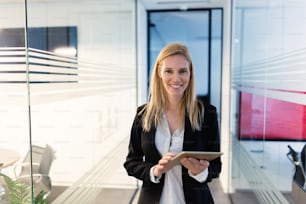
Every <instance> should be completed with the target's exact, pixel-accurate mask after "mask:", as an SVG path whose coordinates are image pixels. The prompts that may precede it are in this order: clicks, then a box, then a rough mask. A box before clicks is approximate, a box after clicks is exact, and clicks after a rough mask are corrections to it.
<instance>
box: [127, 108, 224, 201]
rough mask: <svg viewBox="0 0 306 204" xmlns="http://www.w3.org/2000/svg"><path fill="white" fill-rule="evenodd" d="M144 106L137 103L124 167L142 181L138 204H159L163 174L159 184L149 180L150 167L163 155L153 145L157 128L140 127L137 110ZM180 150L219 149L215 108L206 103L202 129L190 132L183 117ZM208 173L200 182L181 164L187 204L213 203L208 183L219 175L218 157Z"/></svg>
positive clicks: (188, 125)
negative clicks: (181, 146) (182, 137)
mask: <svg viewBox="0 0 306 204" xmlns="http://www.w3.org/2000/svg"><path fill="white" fill-rule="evenodd" d="M143 108H144V105H142V106H140V107H139V108H138V110H137V114H136V116H135V119H134V122H133V125H132V129H131V137H130V143H129V149H128V155H127V157H126V161H125V162H124V167H125V168H126V170H127V173H128V175H130V176H134V177H136V178H137V179H140V180H142V181H143V183H142V187H141V192H140V196H139V200H138V203H139V204H153V203H154V204H158V203H159V199H160V196H161V192H162V189H163V185H164V175H163V176H162V178H161V179H160V183H153V182H151V180H150V169H151V167H152V166H154V165H155V164H157V163H158V161H159V160H160V159H161V157H162V155H160V153H159V152H158V150H157V148H156V146H155V132H156V128H151V130H150V131H149V132H146V131H144V130H143V128H142V121H141V115H138V112H139V111H140V110H142V109H143ZM183 150H185V151H220V136H219V129H218V120H217V114H216V108H215V107H214V106H212V105H209V104H206V105H205V112H204V123H203V125H202V128H201V131H193V130H192V128H191V124H190V120H189V117H188V116H186V118H185V132H184V142H183ZM208 169H209V174H208V178H207V180H206V181H205V182H203V183H200V182H198V181H196V180H195V179H193V178H191V177H190V176H189V175H188V170H187V169H186V168H185V167H183V166H182V181H183V191H184V196H185V200H186V203H188V204H213V203H214V201H213V198H212V195H211V193H210V190H209V187H208V185H207V182H209V181H211V180H212V179H213V178H216V177H218V176H219V173H220V172H221V160H220V158H218V159H215V160H213V161H211V162H210V165H209V167H208Z"/></svg>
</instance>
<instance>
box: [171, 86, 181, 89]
mask: <svg viewBox="0 0 306 204" xmlns="http://www.w3.org/2000/svg"><path fill="white" fill-rule="evenodd" d="M171 87H173V88H176V89H177V88H180V87H181V85H171Z"/></svg>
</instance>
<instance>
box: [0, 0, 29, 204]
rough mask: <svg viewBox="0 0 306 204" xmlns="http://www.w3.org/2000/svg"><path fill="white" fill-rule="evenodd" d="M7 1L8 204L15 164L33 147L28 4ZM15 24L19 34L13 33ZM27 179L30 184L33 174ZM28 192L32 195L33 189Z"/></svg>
mask: <svg viewBox="0 0 306 204" xmlns="http://www.w3.org/2000/svg"><path fill="white" fill-rule="evenodd" d="M4 2H7V1H1V2H0V19H1V20H0V173H1V176H0V203H7V201H8V199H9V186H8V185H7V184H8V183H10V181H11V180H9V179H13V178H15V166H16V165H17V164H18V163H19V161H20V160H22V159H23V156H24V155H25V154H26V152H28V151H29V147H30V145H29V144H30V128H29V127H30V126H29V124H30V120H29V117H30V112H29V95H28V83H27V79H28V69H27V65H26V64H27V59H26V54H27V53H26V48H25V44H20V43H19V42H25V10H24V8H25V4H24V2H23V1H14V3H13V4H7V3H4ZM14 26H16V27H18V28H19V32H18V33H15V32H12V30H11V28H13V27H14ZM18 175H19V174H18V171H17V169H16V176H18ZM24 181H25V182H26V183H28V184H29V183H30V177H26V178H25V179H24ZM13 187H14V185H11V186H10V188H13ZM27 192H28V196H29V197H30V195H31V190H30V189H28V190H27ZM28 200H30V199H28Z"/></svg>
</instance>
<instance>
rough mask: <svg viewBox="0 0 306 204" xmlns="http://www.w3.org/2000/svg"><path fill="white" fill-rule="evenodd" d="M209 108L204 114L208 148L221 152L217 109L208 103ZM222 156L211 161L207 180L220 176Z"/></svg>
mask: <svg viewBox="0 0 306 204" xmlns="http://www.w3.org/2000/svg"><path fill="white" fill-rule="evenodd" d="M206 106H207V109H206V110H205V116H204V121H205V122H204V124H206V127H204V128H206V130H207V134H206V136H207V137H208V143H207V149H208V150H209V151H214V152H219V151H220V133H219V125H218V118H217V110H216V108H215V107H214V106H212V105H206ZM221 167H222V163H221V158H220V157H219V158H217V159H214V160H213V161H210V165H209V167H208V170H209V174H208V178H207V181H210V180H212V179H213V178H217V177H219V174H220V172H221Z"/></svg>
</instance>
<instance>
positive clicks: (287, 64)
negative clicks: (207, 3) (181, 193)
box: [231, 0, 306, 203]
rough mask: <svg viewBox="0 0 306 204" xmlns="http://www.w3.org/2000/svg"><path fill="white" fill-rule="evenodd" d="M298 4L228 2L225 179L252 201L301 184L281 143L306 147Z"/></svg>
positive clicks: (271, 198) (305, 75)
mask: <svg viewBox="0 0 306 204" xmlns="http://www.w3.org/2000/svg"><path fill="white" fill-rule="evenodd" d="M305 9H306V4H305V3H304V1H290V0H284V1H275V0H262V1H256V2H254V1H252V0H239V1H238V0H237V1H236V0H234V1H233V42H232V46H233V47H232V50H233V54H232V89H231V103H232V109H231V118H232V120H231V134H232V141H233V143H232V149H233V159H234V160H233V165H232V166H233V169H232V182H233V187H234V189H235V190H236V191H243V192H250V194H253V195H254V196H256V198H257V199H258V201H259V203H290V202H292V200H294V201H296V197H295V196H294V193H295V192H294V190H293V188H294V186H295V185H296V184H297V185H298V186H299V187H300V188H301V189H302V188H303V185H300V184H301V183H300V180H295V179H293V177H294V176H295V175H294V174H295V165H294V163H292V162H291V161H290V158H291V156H290V154H289V155H288V156H289V158H288V157H287V153H288V152H289V150H290V149H289V148H288V145H289V146H290V147H292V148H293V150H295V151H296V152H297V154H298V157H301V155H300V154H299V153H300V152H301V150H302V148H303V146H304V145H305V144H306V131H305V127H306V123H305V116H306V115H305V113H306V112H305V107H306V100H305V99H306V98H305V87H306V86H305V79H306V71H305V57H306V52H305V48H306V38H305V36H306V35H305V34H306V28H305V26H303V21H304V20H305V18H306V14H305ZM299 159H301V158H299ZM304 162H305V158H304ZM295 164H296V163H295ZM305 190H306V189H304V191H305Z"/></svg>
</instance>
